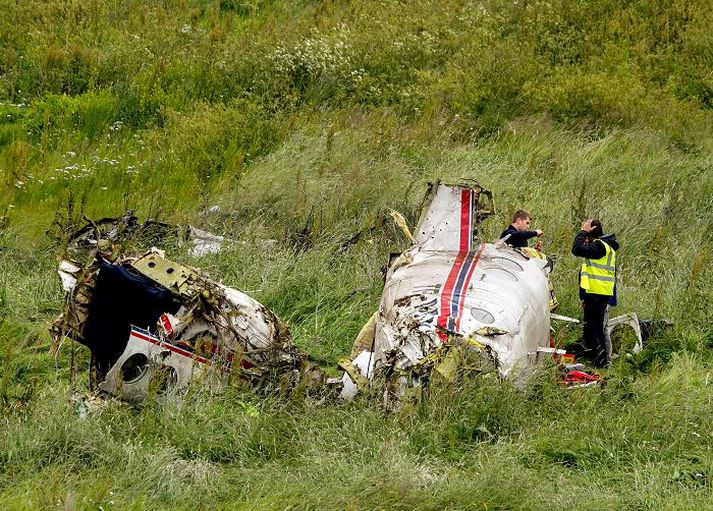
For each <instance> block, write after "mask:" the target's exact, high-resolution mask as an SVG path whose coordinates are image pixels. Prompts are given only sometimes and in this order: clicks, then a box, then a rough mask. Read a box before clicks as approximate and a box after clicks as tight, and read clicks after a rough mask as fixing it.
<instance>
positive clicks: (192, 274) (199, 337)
mask: <svg viewBox="0 0 713 511" xmlns="http://www.w3.org/2000/svg"><path fill="white" fill-rule="evenodd" d="M123 223H126V222H123ZM121 225H123V224H121ZM120 230H121V229H120V228H119V226H116V225H112V224H111V223H110V222H104V223H103V224H102V229H89V228H85V229H83V230H82V231H81V232H80V234H81V235H80V238H79V239H78V240H72V242H70V250H68V254H71V255H70V257H68V258H66V259H64V260H62V262H61V263H60V269H59V271H60V276H61V277H62V280H63V282H64V283H66V299H65V309H64V312H63V314H62V315H60V317H59V318H57V320H55V322H54V323H53V325H52V326H51V329H50V330H51V333H52V335H53V337H54V339H55V347H56V348H58V347H59V345H60V344H61V341H62V339H63V338H64V337H65V336H66V337H70V338H72V339H74V340H76V341H78V342H80V343H84V344H86V342H85V341H84V338H83V334H84V326H85V324H86V321H87V317H88V314H89V311H90V307H91V304H92V298H93V293H94V285H95V282H96V278H97V276H98V274H99V271H100V267H101V265H100V264H99V263H98V261H99V260H101V259H104V260H105V261H107V259H106V258H110V259H109V260H108V261H107V262H109V263H110V264H113V265H120V266H122V267H123V268H125V269H128V270H129V271H130V272H134V273H135V274H141V275H143V276H144V277H147V278H148V279H149V280H150V281H153V282H154V283H156V284H158V285H160V286H162V288H165V289H167V290H169V291H170V292H171V294H172V295H173V296H174V297H175V300H177V301H178V302H179V303H180V307H179V308H178V310H177V311H175V312H174V314H170V313H168V312H167V313H164V314H163V315H162V316H161V317H160V318H157V319H158V320H157V323H156V325H154V326H153V327H150V329H151V331H148V330H146V331H145V330H142V329H141V328H137V327H135V326H134V327H132V329H131V335H130V336H129V339H128V341H127V343H126V347H125V348H124V350H123V353H122V354H121V356H119V357H118V359H116V360H115V361H114V362H113V365H112V366H111V368H109V369H108V371H107V372H106V373H103V372H102V373H103V374H98V375H97V377H96V378H94V380H93V381H94V384H96V385H99V386H100V388H102V389H103V390H105V391H108V392H111V393H115V394H116V395H119V396H120V397H124V398H126V399H130V400H133V401H140V400H141V399H142V396H143V397H145V390H146V389H147V388H148V387H147V385H148V384H147V383H146V382H145V381H143V379H139V380H137V381H136V382H127V381H124V380H125V378H124V377H125V376H126V375H127V374H129V373H132V371H133V372H135V370H134V369H135V368H134V369H132V367H130V365H129V366H127V367H123V364H125V363H126V361H127V360H128V359H129V358H131V357H132V356H133V355H136V354H143V356H144V357H145V358H146V360H149V361H150V363H148V362H147V364H146V367H150V368H154V369H155V368H158V367H161V366H162V367H164V368H171V367H172V368H173V369H172V371H173V373H174V374H175V375H176V378H174V380H175V381H173V383H172V385H174V386H176V388H182V387H184V386H185V385H187V384H188V382H189V381H190V380H191V379H193V378H194V377H195V376H196V375H199V374H203V373H205V372H209V373H215V372H216V371H214V370H213V369H215V368H220V370H219V371H218V372H217V373H218V374H217V376H218V379H221V378H222V379H225V378H224V376H225V375H226V374H227V373H228V372H231V373H233V372H235V371H237V372H238V374H239V376H240V377H241V378H243V379H247V380H249V381H253V382H255V383H256V384H259V383H260V382H261V381H264V377H266V376H267V377H270V378H273V380H274V378H275V377H277V378H279V381H278V382H277V383H278V384H279V385H280V386H281V388H283V389H285V388H292V387H294V386H295V385H297V384H298V383H300V384H301V383H302V382H301V381H300V379H301V376H302V375H303V374H306V375H308V379H309V380H310V381H309V382H308V383H309V384H316V383H319V380H320V379H322V378H323V375H322V374H321V372H320V371H318V370H316V366H314V364H312V363H311V362H309V361H308V360H307V357H306V356H304V355H301V354H300V353H299V352H298V351H297V349H296V347H295V345H294V344H293V343H292V341H291V338H290V334H289V331H288V329H287V327H286V326H285V325H284V324H283V323H282V322H281V321H280V320H279V318H277V316H275V314H274V313H272V311H270V310H269V309H267V308H266V307H264V306H263V305H262V304H260V303H259V302H257V301H256V300H254V299H252V298H251V297H250V296H248V295H246V294H245V293H242V292H240V291H238V290H237V289H233V288H229V287H227V286H224V285H222V284H219V283H216V282H214V281H212V280H211V279H209V278H208V277H207V276H206V275H205V274H203V273H201V272H200V271H199V270H196V269H194V268H190V267H188V266H184V265H181V264H179V263H176V262H173V261H170V260H168V259H165V257H164V254H163V251H161V250H158V249H155V248H154V249H152V250H150V251H148V252H147V253H145V254H143V255H142V256H139V257H131V256H127V255H125V254H123V253H122V252H121V251H117V244H116V241H117V238H116V236H115V234H116V233H117V232H119V231H120ZM107 232H109V233H111V238H107V237H104V236H103V234H104V233H107ZM95 233H98V234H99V236H98V237H97V236H95V235H94V234H95ZM72 256H74V257H76V259H77V260H74V259H73V258H72ZM83 261H86V263H84V262H83ZM105 264H106V263H105ZM119 349H120V350H121V347H119ZM196 364H198V365H196ZM134 365H135V364H134ZM313 366H314V367H313ZM226 368H227V369H228V371H226ZM94 372H95V373H96V372H97V371H96V367H94ZM152 372H155V371H153V369H152V370H151V371H148V370H147V372H146V374H148V376H149V379H150V376H151V373H152ZM144 376H146V375H144ZM90 379H92V378H91V377H90Z"/></svg>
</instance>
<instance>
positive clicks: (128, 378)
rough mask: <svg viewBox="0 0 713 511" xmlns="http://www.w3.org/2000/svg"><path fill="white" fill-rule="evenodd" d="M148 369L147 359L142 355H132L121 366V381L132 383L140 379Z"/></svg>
mask: <svg viewBox="0 0 713 511" xmlns="http://www.w3.org/2000/svg"><path fill="white" fill-rule="evenodd" d="M148 369H149V359H148V357H147V356H146V355H144V354H143V353H134V354H133V355H131V356H130V357H129V358H127V359H126V361H125V362H124V364H123V365H122V366H121V379H122V380H123V381H124V382H126V383H133V382H135V381H136V380H138V379H139V378H142V377H143V376H144V375H145V374H146V371H148Z"/></svg>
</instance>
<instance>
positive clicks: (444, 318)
mask: <svg viewBox="0 0 713 511" xmlns="http://www.w3.org/2000/svg"><path fill="white" fill-rule="evenodd" d="M472 198H473V190H470V189H466V188H463V189H461V191H460V246H459V250H458V255H456V259H455V261H453V266H452V267H451V271H450V273H449V274H448V278H447V279H446V283H445V285H444V286H443V292H442V293H441V314H440V315H439V316H438V321H437V323H436V324H437V325H438V326H439V327H440V328H439V329H437V330H436V331H437V333H438V337H439V339H440V340H441V341H445V340H446V339H447V338H448V334H446V333H445V331H444V330H448V318H449V317H450V311H451V300H452V298H453V288H454V286H455V284H456V280H457V279H458V274H459V273H460V269H461V266H463V261H464V260H465V256H466V255H467V254H468V251H469V250H470V244H471V239H472V229H471V213H472V211H473V204H472Z"/></svg>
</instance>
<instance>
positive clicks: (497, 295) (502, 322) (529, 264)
mask: <svg viewBox="0 0 713 511" xmlns="http://www.w3.org/2000/svg"><path fill="white" fill-rule="evenodd" d="M491 205H492V199H491V197H490V194H489V192H488V191H487V190H485V189H483V188H481V187H480V186H477V185H473V186H471V185H446V184H440V183H436V184H433V185H430V187H429V190H428V192H427V194H426V198H425V199H424V204H423V206H422V213H421V218H420V220H419V224H418V226H417V228H416V235H415V239H414V242H413V245H412V246H411V248H409V249H408V250H406V251H405V252H403V253H402V254H399V255H397V256H394V257H392V259H391V262H390V264H389V267H388V271H387V274H386V280H385V285H384V292H383V295H382V298H381V303H380V306H379V310H378V312H377V313H376V314H375V316H374V317H373V318H372V320H371V321H370V322H369V323H367V325H365V327H364V329H363V330H362V332H361V333H360V336H359V338H358V339H357V342H356V343H355V346H354V350H353V352H352V356H351V360H349V361H343V362H342V363H341V365H342V367H343V368H344V369H345V371H346V372H345V374H344V376H343V378H342V382H343V390H342V396H343V397H347V398H348V397H351V396H353V395H354V394H355V393H356V392H357V390H358V388H359V387H361V386H363V385H365V384H366V383H368V381H369V380H371V379H373V378H374V377H375V376H376V375H379V374H383V375H385V376H386V377H387V380H388V381H389V387H390V389H391V393H392V394H396V395H397V396H398V395H400V394H401V395H402V394H403V393H404V392H405V389H408V388H413V387H420V386H421V384H422V383H425V381H426V380H427V379H428V378H430V377H431V375H432V374H433V373H434V372H436V373H439V374H440V375H441V376H444V377H446V379H450V378H452V376H453V371H454V370H455V368H456V367H457V365H458V361H462V360H463V358H464V357H466V358H467V357H471V358H473V357H475V359H477V360H479V362H478V363H479V364H480V365H481V366H482V367H483V368H485V367H486V366H489V369H490V370H492V371H496V372H497V373H499V374H500V375H501V376H504V377H508V376H514V377H516V378H524V377H526V376H527V375H528V374H529V373H530V372H531V369H532V367H533V366H534V365H535V364H536V363H537V362H538V360H539V359H541V358H542V354H543V353H545V352H551V351H552V348H550V311H549V300H550V293H549V287H548V274H549V271H550V268H551V265H550V264H548V261H547V260H546V259H545V258H539V257H531V256H528V255H526V254H525V253H523V252H521V251H520V250H517V249H514V248H512V247H510V246H508V245H506V244H504V243H503V242H502V241H501V242H497V243H485V242H481V241H478V239H477V228H478V224H479V223H480V221H481V220H482V219H483V218H484V217H485V216H486V215H488V214H490V213H492V207H491ZM456 351H457V353H456Z"/></svg>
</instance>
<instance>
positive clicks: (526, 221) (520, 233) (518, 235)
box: [500, 209, 544, 248]
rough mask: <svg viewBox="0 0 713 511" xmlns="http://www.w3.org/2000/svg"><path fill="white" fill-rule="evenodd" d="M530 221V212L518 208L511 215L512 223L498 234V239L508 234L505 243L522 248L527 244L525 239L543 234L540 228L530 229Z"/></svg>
mask: <svg viewBox="0 0 713 511" xmlns="http://www.w3.org/2000/svg"><path fill="white" fill-rule="evenodd" d="M531 223H532V218H531V217H530V213H528V212H527V211H525V210H524V209H518V210H517V211H515V214H514V215H513V216H512V223H511V224H510V226H509V227H508V228H507V229H505V230H504V231H503V233H502V234H501V235H500V239H503V238H504V237H505V236H508V235H509V236H510V237H509V238H508V239H507V240H506V241H505V243H507V244H508V245H510V246H511V247H515V248H523V247H526V246H527V240H529V239H530V238H534V237H535V236H537V237H538V238H539V237H540V236H542V234H544V233H543V232H542V231H541V230H539V229H535V230H534V231H530V230H529V229H530V224H531Z"/></svg>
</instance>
